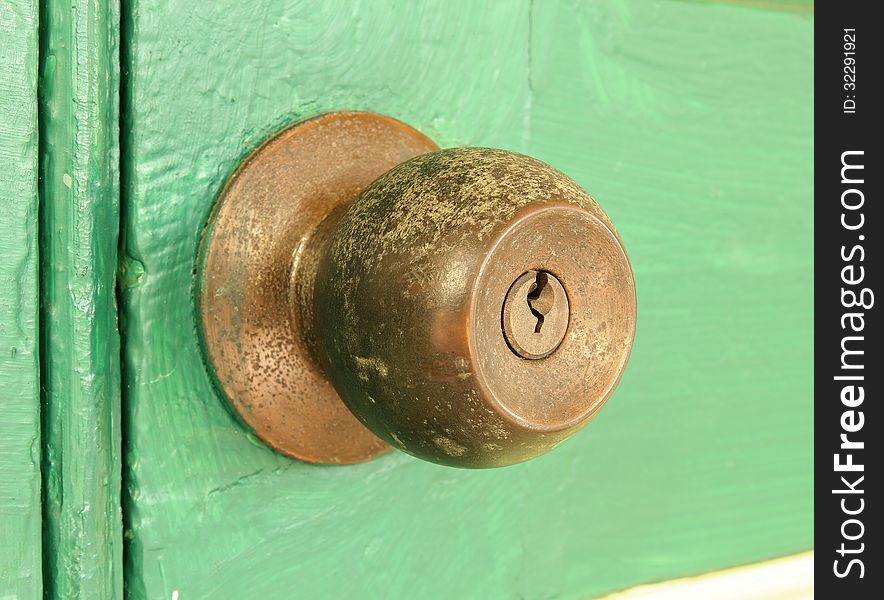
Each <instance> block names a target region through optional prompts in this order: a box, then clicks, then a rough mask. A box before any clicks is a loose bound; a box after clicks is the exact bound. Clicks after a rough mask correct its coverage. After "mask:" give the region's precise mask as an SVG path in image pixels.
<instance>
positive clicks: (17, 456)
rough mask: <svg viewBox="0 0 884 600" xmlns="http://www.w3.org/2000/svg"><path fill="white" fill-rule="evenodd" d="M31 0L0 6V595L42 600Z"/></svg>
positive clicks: (3, 0) (34, 10) (0, 0)
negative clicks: (39, 599)
mask: <svg viewBox="0 0 884 600" xmlns="http://www.w3.org/2000/svg"><path fill="white" fill-rule="evenodd" d="M37 22H38V7H37V2H36V0H12V1H7V0H0V598H19V599H22V600H24V599H27V598H34V599H36V598H40V597H41V593H42V579H41V565H40V556H41V554H40V548H41V545H40V531H41V530H40V523H41V517H40V363H39V361H40V354H39V349H38V337H39V336H38V329H37V328H38V299H39V296H38V268H37V266H38V265H37V259H38V244H37V142H38V135H37Z"/></svg>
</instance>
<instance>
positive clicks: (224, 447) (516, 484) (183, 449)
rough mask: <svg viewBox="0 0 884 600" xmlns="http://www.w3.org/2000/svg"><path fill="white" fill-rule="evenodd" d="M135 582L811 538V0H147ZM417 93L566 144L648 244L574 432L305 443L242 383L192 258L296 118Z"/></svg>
mask: <svg viewBox="0 0 884 600" xmlns="http://www.w3.org/2000/svg"><path fill="white" fill-rule="evenodd" d="M124 19H125V22H124V30H125V32H126V37H127V38H128V43H127V44H126V47H125V48H124V50H125V52H126V56H127V58H126V64H127V67H128V72H129V76H128V86H127V88H126V92H125V94H126V98H127V101H126V105H125V108H124V110H125V113H126V117H127V122H126V127H125V138H126V139H127V144H126V147H127V151H126V152H125V157H126V160H125V163H124V168H125V186H124V196H125V211H124V213H125V214H124V228H125V235H126V240H125V244H124V251H125V256H124V257H123V261H124V265H125V269H124V273H125V275H124V279H125V288H126V289H125V292H124V294H123V296H122V298H123V306H122V310H123V315H124V319H125V335H126V345H125V352H124V361H125V362H124V374H125V375H124V377H125V381H126V386H127V387H126V398H125V402H126V406H127V409H126V413H125V418H126V428H127V442H126V457H127V458H126V463H127V464H126V469H127V471H126V479H127V489H126V494H127V500H126V509H127V510H126V513H127V526H128V532H127V536H128V537H129V538H130V540H131V541H130V545H129V553H128V558H127V585H128V590H129V593H130V594H131V596H132V597H133V598H142V597H145V598H162V597H166V598H167V597H169V596H170V595H171V594H172V593H173V592H174V591H176V590H177V591H178V592H179V594H180V595H179V597H181V598H242V597H274V596H281V595H288V596H292V595H294V596H298V597H306V598H360V599H361V598H504V597H524V598H574V597H588V596H593V595H598V594H602V593H605V592H609V591H613V590H616V589H623V588H625V587H628V586H630V585H635V584H639V583H642V582H647V581H654V580H665V579H669V578H673V577H677V576H684V575H690V574H694V573H700V572H704V571H709V570H714V569H719V568H724V567H728V566H733V565H737V564H741V563H747V562H754V561H758V560H763V559H766V558H769V557H773V556H778V555H785V554H791V553H795V552H798V551H801V550H805V549H807V548H809V547H810V546H811V545H812V525H811V515H812V508H813V506H812V500H811V488H812V475H811V466H812V448H811V437H812V436H811V434H812V427H813V423H812V420H811V416H810V414H811V411H810V406H811V392H812V389H811V378H810V374H811V359H812V354H811V342H812V321H811V315H812V300H811V291H812V283H813V282H812V274H811V269H812V262H811V261H812V258H811V250H812V216H811V215H812V209H811V196H812V189H811V183H810V182H811V169H812V131H811V128H812V90H811V76H812V75H811V73H812V71H811V69H812V63H813V56H812V49H811V36H812V24H813V21H812V17H810V16H808V15H796V14H790V13H782V12H772V11H760V10H752V9H747V8H741V7H733V6H722V5H701V4H694V3H682V2H647V1H637V0H636V1H614V0H610V1H598V2H579V3H578V2H535V3H531V2H527V1H525V2H505V3H473V2H466V1H457V2H452V1H447V2H441V1H440V2H421V3H413V2H404V1H401V2H384V3H379V2H369V1H367V0H366V1H361V2H360V1H348V2H343V1H339V2H317V1H302V2H285V3H279V2H270V1H262V2H248V3H242V2H232V1H225V2H218V3H208V4H206V3H202V4H199V5H197V4H195V3H192V2H184V1H183V0H173V1H170V2H163V3H161V2H157V1H155V0H136V1H134V2H131V3H127V10H126V11H125V15H124ZM336 109H367V110H374V111H378V112H382V113H386V114H390V115H392V116H394V117H396V118H399V119H402V120H404V121H406V122H408V123H410V124H411V125H414V126H416V127H417V128H419V129H421V130H422V131H424V132H425V133H427V134H429V135H430V136H431V137H433V138H434V139H435V140H436V141H437V142H439V143H440V144H441V145H443V146H452V145H489V146H498V147H503V148H508V149H513V150H517V151H521V152H525V153H527V154H531V155H534V156H536V157H538V158H540V159H541V160H544V161H546V162H549V163H551V164H553V165H555V166H556V167H558V168H559V169H561V170H563V171H564V172H565V173H567V174H568V175H569V176H571V177H573V178H574V179H576V180H577V181H578V182H579V183H581V184H582V185H583V186H584V187H586V188H587V189H588V190H589V191H590V192H591V193H592V194H593V195H594V196H595V197H596V198H597V199H598V200H599V201H600V202H601V204H602V205H603V206H604V207H605V210H606V211H607V212H608V214H609V215H610V216H611V218H612V220H613V221H614V222H615V223H616V225H617V227H618V229H619V231H620V232H621V235H622V237H623V239H624V242H625V245H626V248H627V250H628V251H629V253H630V258H631V260H632V264H633V266H634V269H635V275H636V283H637V288H638V299H639V324H638V334H637V338H636V344H635V348H634V351H633V357H632V359H631V362H630V365H629V366H628V368H627V370H626V374H625V376H624V379H623V382H622V383H621V386H620V388H619V389H618V390H617V392H615V394H614V396H613V397H612V399H611V401H610V402H609V404H608V406H607V407H606V408H605V409H604V410H603V411H602V413H601V414H600V416H599V417H598V418H597V419H596V420H595V421H594V422H593V423H592V424H591V425H590V426H589V427H588V428H587V429H585V430H584V431H583V432H581V433H580V434H579V435H577V436H576V437H575V438H573V439H572V440H570V441H568V442H567V443H565V444H563V445H562V446H561V447H560V448H558V449H556V451H554V452H552V453H551V454H549V455H547V456H544V457H541V458H539V459H537V460H534V461H531V462H529V463H526V464H524V465H520V466H517V467H513V468H507V469H500V470H494V471H487V472H472V471H459V470H454V469H449V468H444V467H438V466H434V465H431V464H427V463H422V462H420V461H417V460H415V459H412V458H410V457H408V456H405V455H403V454H401V453H391V454H389V455H387V456H383V457H381V458H380V459H378V460H376V461H374V462H371V463H369V464H365V465H359V466H352V467H345V468H328V467H325V468H323V467H316V466H310V465H306V464H301V463H298V462H296V461H292V460H289V459H286V458H284V457H282V456H280V455H278V454H275V453H274V452H272V451H271V450H269V449H267V448H265V447H264V446H263V445H262V444H260V443H259V442H257V441H256V440H255V439H254V438H252V437H251V436H249V435H248V433H246V432H245V431H244V430H243V429H242V428H241V427H240V426H239V425H237V423H236V421H235V420H234V419H233V418H232V417H231V416H230V415H229V414H228V413H227V412H226V411H225V408H224V406H223V404H222V402H221V400H220V399H219V398H218V397H216V395H215V393H214V391H213V389H212V386H211V384H210V381H209V378H208V376H207V375H206V373H205V370H204V368H203V365H202V359H201V356H200V351H199V345H198V341H197V334H196V332H195V320H194V307H193V303H192V290H191V285H192V277H193V264H194V255H195V251H196V247H197V241H198V238H199V235H200V232H201V230H202V227H203V223H204V220H205V218H206V216H207V214H208V212H209V208H210V206H211V204H212V201H213V198H214V197H215V195H216V194H217V193H218V191H219V189H220V187H221V185H222V184H223V182H224V180H225V178H226V177H227V175H228V174H229V173H230V172H231V171H232V170H233V169H234V167H235V166H236V165H237V163H238V161H239V160H240V159H241V158H242V157H243V156H244V155H245V154H246V153H247V152H248V151H249V150H250V149H252V148H253V147H254V146H255V145H257V144H258V143H259V142H260V141H261V140H262V139H263V138H264V137H265V136H267V135H268V134H270V133H271V132H273V131H275V130H276V129H277V128H279V127H280V126H282V125H283V124H285V123H288V122H290V121H291V120H293V119H295V118H297V117H300V116H303V115H308V114H313V113H317V112H321V111H327V110H336Z"/></svg>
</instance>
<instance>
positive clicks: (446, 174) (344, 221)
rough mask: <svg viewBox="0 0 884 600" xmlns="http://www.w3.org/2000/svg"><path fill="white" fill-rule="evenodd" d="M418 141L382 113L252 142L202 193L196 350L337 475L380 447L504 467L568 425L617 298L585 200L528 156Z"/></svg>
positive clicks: (608, 359) (613, 345) (598, 212)
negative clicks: (206, 196) (215, 197)
mask: <svg viewBox="0 0 884 600" xmlns="http://www.w3.org/2000/svg"><path fill="white" fill-rule="evenodd" d="M433 149H434V146H433V144H432V142H430V141H429V140H428V139H426V138H425V137H423V136H422V135H421V134H419V133H417V132H416V131H414V130H412V129H410V128H408V127H407V126H405V125H403V124H401V123H399V122H397V121H393V120H392V119H388V118H386V117H381V116H379V115H372V114H368V113H332V114H328V115H323V116H321V117H318V118H316V119H313V120H310V121H306V122H303V123H301V124H298V125H295V126H294V127H292V128H290V129H288V130H286V131H284V132H283V133H281V134H279V135H278V136H276V137H275V138H273V139H272V140H270V141H269V142H268V143H267V144H265V145H264V146H262V147H261V148H260V149H258V150H257V151H256V152H255V153H253V154H252V156H250V157H249V159H247V161H246V162H245V163H244V164H243V166H242V167H241V168H240V169H239V171H237V173H236V174H235V175H234V176H233V177H232V178H231V181H230V182H229V183H228V185H227V187H226V188H225V190H224V192H223V193H222V194H221V197H220V199H219V201H218V204H217V206H216V208H215V210H214V212H213V214H212V217H211V219H210V224H209V228H208V229H207V232H206V236H205V239H204V246H203V249H202V256H203V260H204V264H203V266H202V269H203V271H202V273H203V274H202V280H201V283H200V314H201V318H202V325H203V331H204V337H205V344H206V350H207V354H208V356H209V361H210V363H211V364H212V365H213V367H214V371H215V374H216V376H217V380H218V382H219V384H220V387H221V389H222V390H223V391H224V393H225V395H226V396H227V398H228V400H229V402H230V404H231V406H232V407H233V408H234V409H235V411H236V412H237V413H238V414H239V415H240V416H241V417H242V419H243V420H244V421H245V422H246V423H247V424H248V425H250V426H251V427H252V428H253V429H254V430H255V432H256V433H257V434H258V436H259V437H260V438H261V439H263V440H264V441H266V442H267V443H268V444H270V445H271V446H273V447H274V448H277V449H279V450H281V451H283V452H285V453H287V454H289V455H292V456H295V457H297V458H301V459H304V460H309V461H312V462H322V463H352V462H359V461H362V460H367V459H369V458H371V457H372V456H374V455H376V454H378V453H380V452H383V451H384V450H385V449H386V444H384V442H382V441H381V439H382V440H384V441H385V442H387V443H389V444H392V445H394V446H395V447H398V448H400V449H401V450H403V451H405V452H408V453H410V454H413V455H415V456H418V457H420V458H423V459H426V460H430V461H434V462H438V463H442V464H447V465H453V466H460V467H494V466H503V465H508V464H513V463H517V462H520V461H523V460H527V459H529V458H532V457H534V456H537V455H539V454H542V453H543V452H546V451H547V450H549V449H551V448H553V447H554V446H555V445H556V444H558V443H559V442H560V441H562V440H563V439H565V438H566V437H568V436H569V435H571V434H572V433H574V432H575V431H577V430H578V429H579V428H580V427H582V426H583V425H584V424H585V423H586V422H587V421H588V419H589V418H590V417H591V416H592V415H594V414H595V413H596V411H598V409H599V408H600V407H601V406H602V404H604V402H605V401H606V400H607V398H608V396H609V395H610V393H611V391H612V390H613V388H614V386H615V385H616V383H617V381H618V380H619V378H620V375H621V373H622V371H623V368H624V367H625V364H626V361H627V358H628V356H629V352H630V349H631V347H632V339H633V335H634V332H635V309H636V304H635V287H634V283H633V277H632V271H631V269H630V266H629V261H628V260H627V258H626V254H625V252H624V250H623V247H622V244H621V242H620V239H619V237H618V236H617V234H616V232H615V230H614V227H613V225H612V224H611V222H610V220H609V219H608V217H607V216H606V215H605V213H604V212H603V211H602V209H601V208H600V207H599V206H598V204H597V203H596V202H595V201H594V200H593V199H592V198H591V197H590V196H589V195H588V194H586V192H584V191H583V190H582V189H580V187H578V186H577V185H576V184H575V183H574V182H573V181H571V180H570V179H568V178H567V177H565V176H564V175H563V174H561V173H559V172H558V171H556V170H555V169H553V168H552V167H549V166H548V165H545V164H543V163H541V162H539V161H536V160H534V159H532V158H529V157H527V156H523V155H519V154H515V153H511V152H505V151H502V150H492V149H486V148H457V149H450V150H441V151H436V152H430V151H431V150H433ZM412 157H415V158H412ZM408 159H411V160H408ZM403 161H406V162H403ZM399 163H402V164H399ZM397 164H398V165H399V166H396V165H397ZM394 167H395V168H394ZM354 198H355V199H354ZM341 400H343V402H341ZM345 405H346V406H345ZM348 408H349V411H348ZM350 411H352V414H351V412H350ZM353 415H355V417H356V418H358V419H359V421H362V423H363V424H364V425H366V426H367V429H366V428H364V427H362V425H360V424H359V422H358V421H357V420H356V418H354V416H353ZM369 430H371V431H372V432H373V433H374V434H375V435H377V436H378V437H375V436H374V435H372V434H371V433H370V432H369ZM378 438H381V439H378Z"/></svg>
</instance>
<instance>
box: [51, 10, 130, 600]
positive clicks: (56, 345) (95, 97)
mask: <svg viewBox="0 0 884 600" xmlns="http://www.w3.org/2000/svg"><path fill="white" fill-rule="evenodd" d="M118 22H119V17H118V7H117V5H116V4H114V3H113V2H110V3H109V2H106V1H104V0H74V1H73V2H70V1H64V2H62V1H61V0H48V1H46V2H44V3H43V6H42V13H41V38H42V40H41V51H42V52H41V61H40V62H41V65H40V68H41V80H40V84H41V91H40V98H41V102H40V119H41V127H40V129H41V136H40V138H41V145H42V149H41V160H42V165H41V174H42V188H41V202H42V208H41V236H40V248H41V262H42V267H41V269H42V272H41V287H42V289H41V296H42V312H41V320H42V332H41V336H42V337H41V348H42V369H43V378H42V382H43V407H44V408H43V410H44V442H43V468H44V482H43V485H44V488H43V489H44V512H43V514H44V543H45V551H44V584H45V587H46V592H47V595H48V596H49V597H53V598H65V599H67V598H83V599H87V598H89V599H91V598H114V597H122V580H123V574H122V519H121V516H120V462H121V458H120V430H119V410H120V380H119V377H120V375H119V339H118V334H117V326H116V307H115V304H114V278H115V274H116V256H117V232H118V228H119V205H118V179H117V165H118V160H119V154H118V145H117V131H118V127H117V122H118V118H117V97H118V84H117V82H118V62H117V56H118V45H117V28H118Z"/></svg>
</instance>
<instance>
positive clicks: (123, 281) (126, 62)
mask: <svg viewBox="0 0 884 600" xmlns="http://www.w3.org/2000/svg"><path fill="white" fill-rule="evenodd" d="M119 3H120V28H119V32H120V40H119V42H120V43H119V57H118V60H119V64H120V80H119V90H120V94H119V98H120V104H119V115H118V127H119V145H120V162H119V180H120V195H119V197H120V215H119V231H120V236H119V245H118V247H117V252H118V257H119V274H118V280H117V287H116V303H117V311H118V315H119V324H120V356H119V360H120V376H121V380H122V381H125V378H126V371H127V365H126V337H125V335H124V332H125V312H124V311H123V307H124V306H125V302H124V300H123V293H124V291H125V289H126V288H127V286H128V285H130V283H132V281H137V279H138V277H139V273H138V271H139V270H138V266H140V263H138V262H137V261H134V260H132V259H131V258H130V257H129V256H128V255H127V253H126V226H125V223H126V208H127V207H126V201H127V199H128V193H127V192H128V187H127V186H128V183H129V175H130V172H129V167H130V165H131V164H132V163H131V161H128V160H126V159H127V158H129V157H130V156H131V149H130V146H129V135H130V133H131V132H130V127H131V123H130V121H129V115H130V114H131V112H130V111H129V110H128V109H129V102H130V88H129V67H130V56H129V33H130V31H129V28H130V26H131V24H132V18H131V17H132V15H131V10H132V6H130V4H129V2H128V0H119ZM126 396H127V394H126V388H125V387H122V388H121V390H120V410H121V415H120V434H121V435H120V438H121V439H120V452H121V455H122V465H121V466H122V469H121V473H120V507H121V511H122V519H123V531H124V532H128V531H132V530H133V523H132V520H133V514H132V512H131V510H132V509H133V506H134V503H133V502H132V498H131V493H130V492H131V489H132V487H131V485H130V477H129V475H130V473H129V469H128V464H129V458H130V456H132V458H133V460H134V454H131V455H130V453H129V451H128V443H129V437H128V430H129V418H130V414H129V411H128V407H127V403H126V400H127V398H126ZM136 544H137V540H136V539H135V538H134V536H129V535H124V536H123V547H122V568H123V589H124V592H125V596H126V597H127V598H142V597H144V589H143V586H142V585H140V582H139V581H137V580H136V579H135V577H134V576H133V574H134V573H136V572H137V570H136V569H133V568H132V566H131V564H130V563H131V561H133V560H135V559H136V557H137V556H138V553H137V551H136V548H135V546H136Z"/></svg>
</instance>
